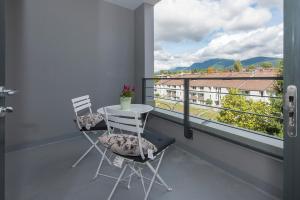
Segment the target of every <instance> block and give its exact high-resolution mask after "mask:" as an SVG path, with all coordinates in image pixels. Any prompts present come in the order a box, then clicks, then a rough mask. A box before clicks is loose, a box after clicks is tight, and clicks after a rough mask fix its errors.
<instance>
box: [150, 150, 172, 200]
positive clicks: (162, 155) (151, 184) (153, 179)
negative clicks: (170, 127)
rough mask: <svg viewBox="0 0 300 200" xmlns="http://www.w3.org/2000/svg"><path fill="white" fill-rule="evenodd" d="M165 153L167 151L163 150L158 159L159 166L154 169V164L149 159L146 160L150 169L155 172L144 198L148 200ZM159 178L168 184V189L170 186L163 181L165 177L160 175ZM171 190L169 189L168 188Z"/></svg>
mask: <svg viewBox="0 0 300 200" xmlns="http://www.w3.org/2000/svg"><path fill="white" fill-rule="evenodd" d="M164 154H165V152H162V154H161V156H160V159H159V161H158V164H157V166H156V169H154V168H153V167H152V165H151V164H150V163H149V161H147V162H146V164H147V166H148V167H149V168H150V170H151V171H152V172H153V173H154V175H153V177H152V179H151V182H150V185H149V188H148V190H147V192H146V195H145V198H144V200H147V199H148V196H149V194H150V191H151V189H152V186H153V183H154V181H155V178H158V176H159V175H158V170H159V167H160V165H161V161H162V159H163V157H164ZM159 177H160V176H159ZM158 179H160V181H161V182H162V183H163V184H164V185H165V186H166V188H167V189H168V188H169V186H168V185H167V184H166V183H165V182H164V181H163V179H162V178H161V177H160V178H158ZM168 190H169V189H168Z"/></svg>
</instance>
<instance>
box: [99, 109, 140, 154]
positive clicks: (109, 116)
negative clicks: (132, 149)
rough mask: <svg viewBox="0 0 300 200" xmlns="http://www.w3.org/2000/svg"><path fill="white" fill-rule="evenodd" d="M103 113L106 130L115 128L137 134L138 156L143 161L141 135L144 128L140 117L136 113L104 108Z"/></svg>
mask: <svg viewBox="0 0 300 200" xmlns="http://www.w3.org/2000/svg"><path fill="white" fill-rule="evenodd" d="M104 112H105V118H106V124H107V128H108V130H111V129H112V128H116V129H120V130H124V131H129V132H133V133H137V136H138V140H139V141H138V142H139V149H140V154H141V157H142V158H143V159H145V156H144V152H143V148H142V142H141V141H142V138H141V134H142V133H143V132H144V126H143V121H142V119H141V115H140V114H139V113H136V112H130V111H122V110H115V109H110V108H108V107H105V108H104Z"/></svg>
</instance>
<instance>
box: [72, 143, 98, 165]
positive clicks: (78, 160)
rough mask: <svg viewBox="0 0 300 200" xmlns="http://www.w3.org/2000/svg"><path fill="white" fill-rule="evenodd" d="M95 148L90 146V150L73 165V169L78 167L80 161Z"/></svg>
mask: <svg viewBox="0 0 300 200" xmlns="http://www.w3.org/2000/svg"><path fill="white" fill-rule="evenodd" d="M93 148H94V145H92V146H90V148H88V150H86V152H84V154H82V156H80V158H79V159H78V160H77V161H76V162H75V163H74V164H73V165H72V167H73V168H74V167H76V166H77V165H78V164H79V163H80V161H81V160H82V159H83V158H84V157H85V156H86V155H87V154H88V153H89V152H90V151H91V150H92V149H93Z"/></svg>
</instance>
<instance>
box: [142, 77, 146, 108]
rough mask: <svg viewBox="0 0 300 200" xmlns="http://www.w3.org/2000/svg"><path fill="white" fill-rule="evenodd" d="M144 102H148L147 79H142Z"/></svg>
mask: <svg viewBox="0 0 300 200" xmlns="http://www.w3.org/2000/svg"><path fill="white" fill-rule="evenodd" d="M142 104H146V79H145V78H143V79H142Z"/></svg>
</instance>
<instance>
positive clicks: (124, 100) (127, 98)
mask: <svg viewBox="0 0 300 200" xmlns="http://www.w3.org/2000/svg"><path fill="white" fill-rule="evenodd" d="M134 92H135V89H134V87H131V86H130V85H125V84H124V87H123V90H122V93H121V95H120V105H121V109H122V110H128V109H129V108H130V104H131V100H132V97H133V95H134Z"/></svg>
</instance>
